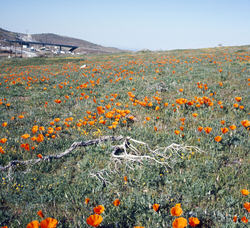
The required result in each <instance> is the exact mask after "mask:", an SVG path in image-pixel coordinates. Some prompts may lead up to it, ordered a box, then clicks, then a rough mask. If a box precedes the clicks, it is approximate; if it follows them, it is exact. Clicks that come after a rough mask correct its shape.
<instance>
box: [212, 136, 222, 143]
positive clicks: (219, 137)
mask: <svg viewBox="0 0 250 228" xmlns="http://www.w3.org/2000/svg"><path fill="white" fill-rule="evenodd" d="M214 140H215V141H216V142H220V141H221V140H222V137H221V136H216V137H214Z"/></svg>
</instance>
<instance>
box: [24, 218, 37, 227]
mask: <svg viewBox="0 0 250 228" xmlns="http://www.w3.org/2000/svg"><path fill="white" fill-rule="evenodd" d="M39 227H40V223H39V222H38V221H37V220H34V221H32V222H30V223H29V224H28V225H27V226H26V228H39Z"/></svg>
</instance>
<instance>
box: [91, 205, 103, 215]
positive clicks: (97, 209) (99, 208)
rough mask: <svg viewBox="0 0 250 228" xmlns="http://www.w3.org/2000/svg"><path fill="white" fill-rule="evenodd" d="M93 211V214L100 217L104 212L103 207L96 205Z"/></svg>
mask: <svg viewBox="0 0 250 228" xmlns="http://www.w3.org/2000/svg"><path fill="white" fill-rule="evenodd" d="M93 210H94V212H95V213H96V214H98V215H100V214H101V213H103V212H104V210H105V208H104V206H102V205H98V206H97V207H95V208H94V209H93Z"/></svg>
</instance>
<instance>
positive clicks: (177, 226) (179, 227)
mask: <svg viewBox="0 0 250 228" xmlns="http://www.w3.org/2000/svg"><path fill="white" fill-rule="evenodd" d="M172 225H173V228H185V227H187V220H186V219H185V218H183V217H180V218H176V219H175V220H174V221H173V223H172Z"/></svg>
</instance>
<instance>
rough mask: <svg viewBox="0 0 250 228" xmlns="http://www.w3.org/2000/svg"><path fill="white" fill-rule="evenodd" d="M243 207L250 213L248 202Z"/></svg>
mask: <svg viewBox="0 0 250 228" xmlns="http://www.w3.org/2000/svg"><path fill="white" fill-rule="evenodd" d="M243 207H244V208H245V209H246V210H247V211H248V212H250V203H249V202H246V203H244V204H243Z"/></svg>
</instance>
